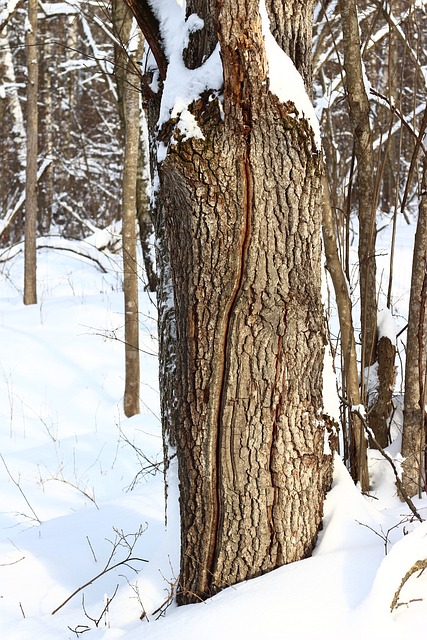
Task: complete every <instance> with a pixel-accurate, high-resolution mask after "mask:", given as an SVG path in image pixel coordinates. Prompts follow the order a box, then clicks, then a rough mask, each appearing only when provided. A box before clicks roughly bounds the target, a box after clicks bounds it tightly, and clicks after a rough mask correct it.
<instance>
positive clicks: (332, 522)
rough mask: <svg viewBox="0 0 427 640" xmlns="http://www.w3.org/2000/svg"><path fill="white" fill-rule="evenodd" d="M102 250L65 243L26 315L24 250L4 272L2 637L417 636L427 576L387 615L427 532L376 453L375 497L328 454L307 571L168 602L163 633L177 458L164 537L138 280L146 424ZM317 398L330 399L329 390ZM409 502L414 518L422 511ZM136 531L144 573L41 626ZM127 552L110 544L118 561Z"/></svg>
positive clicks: (131, 573)
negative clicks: (128, 388)
mask: <svg viewBox="0 0 427 640" xmlns="http://www.w3.org/2000/svg"><path fill="white" fill-rule="evenodd" d="M60 244H61V243H60V242H59V241H58V246H59V245H60ZM71 244H73V243H71ZM100 244H102V243H101V242H99V241H98V239H97V238H96V236H94V238H93V239H92V241H91V242H90V243H89V242H86V243H84V244H82V243H79V242H74V245H73V248H74V249H75V251H76V253H74V252H71V251H63V250H58V249H39V251H38V259H39V264H38V276H39V303H38V304H37V305H34V306H29V307H25V306H24V305H23V304H22V272H23V254H22V252H19V253H15V254H12V252H11V253H10V257H9V259H8V260H7V261H6V262H3V263H1V274H0V293H1V305H0V336H1V338H0V339H1V362H0V420H1V426H2V428H1V430H0V452H1V456H2V458H0V481H1V483H2V485H1V486H2V507H1V512H0V533H1V535H0V585H1V586H0V629H1V637H2V639H3V638H4V639H5V640H34V638H37V637H39V638H42V639H43V640H62V639H63V640H68V638H75V637H77V634H76V631H77V632H78V631H80V632H81V633H83V632H84V631H85V630H86V629H87V633H85V635H84V637H85V638H88V639H90V638H96V640H100V639H102V640H116V639H119V638H120V640H135V638H139V637H143V638H145V639H146V640H155V639H157V640H166V639H168V640H169V639H170V638H171V637H173V638H175V639H176V640H196V639H199V638H203V639H204V640H211V639H212V640H213V639H215V640H217V638H232V637H233V638H234V637H235V638H242V639H243V640H258V639H259V638H260V637H270V638H277V639H280V638H291V639H292V640H294V639H295V640H313V639H316V640H323V639H324V640H341V638H346V639H350V640H352V639H354V640H356V639H357V640H360V638H368V639H370V638H375V639H379V640H381V639H383V640H395V639H396V640H402V639H403V638H411V637H419V636H420V633H422V629H423V628H424V625H425V620H426V619H427V601H426V597H425V594H426V593H427V576H425V575H424V574H423V575H422V576H421V577H417V576H418V574H415V575H414V576H413V577H412V578H410V579H409V581H408V583H407V584H406V585H405V586H404V588H403V589H402V593H401V597H400V600H399V604H400V606H398V607H397V608H396V609H395V610H394V611H393V612H391V611H390V604H391V600H392V598H393V596H394V593H395V592H396V590H397V588H398V587H399V585H400V581H401V579H402V577H403V575H404V574H405V573H406V572H407V571H408V570H409V569H410V568H411V566H412V564H413V563H414V561H415V560H418V559H422V558H427V536H426V525H425V523H423V524H421V525H420V524H419V523H418V522H416V521H413V519H411V517H410V513H409V512H408V509H407V507H406V505H405V504H403V503H401V502H400V501H399V500H398V498H397V497H396V491H395V488H394V477H393V473H392V471H391V469H390V466H389V463H388V462H387V461H386V460H384V459H383V458H382V456H381V455H380V454H379V452H375V453H373V454H372V455H370V465H371V474H372V491H371V495H372V497H364V496H362V495H361V494H360V492H359V490H358V488H357V487H355V486H354V484H353V482H352V481H351V479H350V477H349V475H348V473H347V471H346V469H345V468H344V466H343V464H342V462H341V460H340V459H339V457H338V456H336V460H335V472H334V483H333V487H332V490H331V491H330V493H329V494H328V497H327V500H326V505H325V514H324V527H323V530H322V531H321V533H320V535H319V540H318V544H317V546H316V549H315V552H314V554H313V557H311V558H308V559H306V560H303V561H301V562H296V563H294V564H292V565H289V566H285V567H283V568H281V569H278V570H277V571H274V572H273V573H271V574H268V575H265V576H263V577H261V578H257V579H255V580H251V581H249V582H245V583H242V584H239V585H236V586H234V587H230V588H228V589H226V590H225V591H223V592H222V593H220V594H218V595H217V596H215V597H214V598H212V599H211V600H209V601H208V602H206V603H200V604H197V605H192V606H189V607H184V608H180V609H177V608H176V606H175V604H171V606H170V607H169V608H168V609H167V612H166V614H165V615H164V616H162V617H160V618H159V619H158V620H156V618H157V617H158V615H159V614H158V613H156V614H154V613H153V612H155V610H156V609H158V608H159V607H160V606H161V605H162V603H165V602H166V600H167V598H168V594H169V592H170V590H171V585H172V584H173V583H174V582H175V581H176V578H177V575H178V570H179V560H178V552H179V516H178V496H177V480H176V467H175V465H176V462H175V461H173V463H172V466H171V469H170V471H169V481H170V486H169V492H168V493H169V499H168V526H167V528H165V525H164V515H165V514H164V491H163V474H162V473H161V471H158V472H157V473H155V469H154V467H153V468H151V471H152V473H151V474H150V473H148V471H147V473H146V474H145V475H144V474H143V473H142V472H141V471H142V469H143V468H144V467H148V463H147V462H146V461H145V460H144V456H145V457H146V458H148V459H149V460H150V461H152V463H153V464H154V465H158V463H159V462H161V460H162V442H161V429H160V422H159V418H158V416H159V401H158V390H157V362H156V356H155V353H156V348H157V340H156V320H155V308H154V305H153V303H152V301H151V300H150V299H149V297H148V296H147V294H146V293H144V291H143V283H141V309H140V317H141V343H142V344H141V348H142V350H143V351H142V353H141V361H142V381H141V399H142V413H141V415H139V416H135V417H133V418H131V419H126V418H125V417H124V415H123V412H122V408H121V402H122V393H123V384H124V370H123V366H124V356H123V345H122V342H121V341H122V340H123V302H122V292H121V285H122V282H121V276H120V273H121V261H120V256H118V255H115V254H108V253H105V252H104V253H102V254H101V253H100V252H98V251H97V250H96V248H95V247H96V246H99V245H100ZM50 246H52V244H50ZM69 248H70V249H71V247H69ZM78 252H80V253H81V252H90V259H88V258H85V257H81V256H79V255H78ZM93 258H98V262H95V261H94V260H93ZM99 265H102V269H101V268H100V267H99ZM400 276H401V274H400ZM329 366H330V363H329ZM325 371H327V368H326V369H325ZM325 375H326V376H331V375H332V374H331V373H330V368H329V372H327V373H325ZM327 385H329V388H330V389H331V392H332V391H334V382H333V380H327ZM330 401H331V399H328V398H325V403H326V404H328V402H330ZM335 402H336V400H333V399H332V404H333V403H335ZM392 447H393V446H392ZM392 447H391V448H389V451H390V452H391V454H392V455H394V456H395V458H397V457H398V456H397V450H396V449H395V450H393V449H392ZM393 451H394V452H393ZM415 504H416V506H417V508H418V509H419V511H420V513H421V515H422V516H423V517H425V516H426V515H427V500H426V498H425V497H424V499H423V500H418V499H415ZM39 521H40V522H39ZM141 526H142V530H143V532H142V533H141V535H140V536H139V537H137V541H136V544H135V549H134V553H133V555H134V556H135V557H137V558H140V559H144V560H148V562H141V561H139V560H134V561H132V562H131V563H130V565H131V566H128V567H127V566H123V565H122V566H119V567H118V568H117V569H115V570H113V571H111V572H108V573H107V574H105V575H104V576H103V577H102V578H99V579H97V580H95V581H94V582H93V583H92V584H89V585H88V586H87V587H86V588H85V589H84V590H83V591H82V592H80V593H78V594H77V595H75V596H74V597H73V598H72V599H71V600H70V601H69V602H68V603H67V604H65V605H64V606H63V607H62V608H61V609H59V610H58V612H57V613H55V615H52V611H53V610H54V609H56V608H57V607H58V606H60V605H61V604H62V603H63V602H64V601H65V600H66V599H67V598H68V597H69V596H70V595H71V594H72V593H73V592H74V591H75V590H77V589H78V588H79V587H81V586H82V585H84V584H85V583H87V582H89V581H90V580H92V579H93V578H94V577H96V576H97V575H98V574H99V573H101V572H102V569H103V568H104V567H105V566H106V563H107V562H108V559H109V557H110V555H111V552H112V549H113V544H114V541H115V540H116V541H117V536H119V538H120V536H121V535H127V536H129V535H130V534H136V533H137V532H138V531H139V529H140V527H141ZM132 539H133V538H128V540H132ZM386 551H387V555H386V553H385V552H386ZM125 554H126V549H124V547H123V546H122V547H119V548H118V549H117V550H116V554H115V557H114V561H116V560H117V561H120V560H122V559H124V558H125ZM131 567H132V568H131ZM117 585H118V589H117V593H116V596H115V597H114V598H113V600H112V602H111V603H110V604H109V607H108V614H107V615H105V616H102V618H101V620H99V622H98V618H99V617H100V616H101V613H102V610H103V608H104V605H105V598H106V597H108V598H111V597H112V596H113V594H114V592H115V590H116V587H117ZM82 594H83V595H84V601H82ZM405 603H406V604H405ZM143 609H144V610H145V612H146V616H145V618H144V620H140V616H141V614H142V613H143ZM96 623H97V624H98V626H96ZM73 630H74V631H73Z"/></svg>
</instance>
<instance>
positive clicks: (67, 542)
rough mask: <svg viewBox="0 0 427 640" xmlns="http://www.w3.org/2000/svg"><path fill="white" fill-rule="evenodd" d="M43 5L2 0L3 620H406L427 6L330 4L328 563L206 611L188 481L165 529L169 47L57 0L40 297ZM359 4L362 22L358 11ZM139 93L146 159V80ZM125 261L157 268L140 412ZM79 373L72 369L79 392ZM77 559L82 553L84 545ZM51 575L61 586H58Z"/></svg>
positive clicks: (187, 629) (234, 626) (321, 555)
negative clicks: (160, 364) (150, 109)
mask: <svg viewBox="0 0 427 640" xmlns="http://www.w3.org/2000/svg"><path fill="white" fill-rule="evenodd" d="M178 4H179V3H178ZM28 5H29V3H27V2H23V1H22V0H9V1H3V2H0V124H1V135H0V167H1V169H0V171H1V174H0V265H1V280H0V282H1V289H2V290H1V298H2V301H3V304H2V306H3V310H2V327H1V331H2V333H3V336H2V338H1V340H2V343H3V344H2V346H1V349H2V362H1V370H2V379H1V382H0V385H1V386H2V391H1V398H2V404H3V409H2V418H1V420H2V423H4V424H3V428H2V433H3V435H2V436H1V441H0V442H1V445H0V454H1V465H0V466H1V473H2V475H1V477H2V482H3V483H5V486H7V487H8V489H7V491H6V493H5V507H4V508H2V509H1V511H2V514H1V518H2V520H1V527H2V530H3V533H2V540H1V543H0V549H1V558H2V560H1V561H0V571H4V572H5V573H4V575H5V577H4V579H3V578H2V580H1V584H2V586H1V593H0V596H1V600H0V607H1V609H0V620H3V621H4V625H5V628H6V629H7V631H6V635H5V636H4V637H6V638H8V639H9V638H10V639H15V638H30V637H31V638H33V637H34V634H35V633H38V634H39V635H41V637H45V638H50V637H52V638H54V637H55V638H56V639H57V638H68V637H76V636H77V637H78V636H79V635H81V634H82V633H84V632H86V631H90V632H91V633H89V636H90V637H97V638H101V637H102V638H104V637H105V638H106V639H109V638H119V637H120V638H121V637H123V638H125V637H129V638H130V637H137V634H139V633H141V634H142V633H144V634H145V635H146V636H147V637H150V638H151V637H152V638H163V637H164V638H165V637H167V636H169V635H170V634H171V633H173V634H174V635H176V636H177V637H179V634H180V633H182V637H184V636H185V637H186V638H189V637H194V638H196V637H200V636H201V635H202V636H203V637H206V638H209V637H214V636H215V637H217V635H218V634H221V633H222V634H223V635H224V636H225V637H231V634H233V635H237V636H238V637H247V638H252V637H253V638H255V637H258V635H259V634H261V633H263V634H264V633H268V634H269V635H271V636H272V637H284V636H283V633H282V631H281V630H280V629H281V627H282V625H284V624H285V618H284V616H286V625H287V629H288V631H289V633H290V635H287V637H293V638H313V637H319V638H322V637H330V638H335V637H336V638H337V637H340V636H341V634H342V632H343V627H344V626H345V627H347V625H348V626H349V628H348V630H347V631H345V633H346V635H348V636H349V637H353V636H352V635H351V634H352V633H353V634H354V637H360V634H361V633H365V635H366V637H371V636H373V634H374V633H375V635H376V636H378V637H384V638H385V637H387V638H391V637H402V635H403V634H405V637H407V634H408V633H411V632H413V631H414V630H415V629H416V628H417V625H418V624H419V623H420V621H421V620H422V619H423V615H424V616H425V613H426V606H427V605H426V604H425V593H426V589H427V583H426V580H425V577H424V576H423V575H422V573H423V571H424V569H425V568H426V566H427V544H426V542H425V540H426V538H425V535H426V528H425V524H423V520H424V517H425V509H426V502H425V490H426V486H427V477H426V460H425V457H426V447H425V435H426V434H425V415H426V414H425V406H426V389H427V384H426V382H427V377H426V376H427V367H426V363H427V314H426V313H425V309H426V299H427V276H426V273H427V271H426V264H427V256H426V253H427V195H426V194H427V192H426V188H427V174H426V170H427V169H426V167H427V160H426V155H425V154H426V147H425V144H426V142H425V141H426V137H425V133H426V129H427V110H426V94H427V91H426V89H427V86H426V85H427V44H426V33H427V14H426V6H427V3H425V2H424V1H422V0H415V1H400V0H394V1H393V2H387V3H385V2H381V1H378V2H377V1H371V2H369V1H368V0H366V1H365V0H363V1H358V2H357V3H351V2H350V3H346V2H344V1H342V2H338V1H335V0H331V1H324V2H321V3H318V4H317V6H316V8H315V12H314V26H313V78H314V84H313V103H314V107H315V112H316V115H317V118H318V120H319V123H320V131H321V136H322V146H323V153H324V165H325V179H324V186H323V189H324V199H325V204H324V212H323V245H324V263H325V278H324V288H323V298H324V305H325V310H326V316H327V321H328V330H329V332H328V335H329V337H328V340H329V347H330V352H331V355H332V358H331V362H330V363H328V364H327V367H329V369H328V368H327V367H326V365H325V393H324V398H325V412H327V413H329V414H330V416H331V417H332V418H333V419H334V421H335V422H336V424H337V425H339V430H338V433H339V438H338V440H339V443H338V450H339V455H338V456H337V459H336V462H335V475H334V484H333V489H332V491H331V492H330V494H329V498H328V500H327V503H326V507H325V527H324V531H323V532H322V533H321V534H320V538H319V543H318V546H317V548H316V550H315V553H314V557H313V558H310V559H308V560H304V561H301V562H298V563H295V567H294V566H293V565H290V566H288V567H284V568H283V569H280V570H279V571H278V573H277V575H276V576H275V577H274V576H265V577H263V578H258V579H256V580H255V581H254V584H253V585H251V583H244V584H243V585H240V586H239V587H238V588H237V589H233V588H230V589H227V590H225V591H224V592H223V593H222V594H219V595H218V596H216V597H215V598H213V599H212V600H211V601H209V603H208V604H207V605H203V604H199V605H196V606H195V607H192V613H184V612H182V611H179V610H177V609H176V608H175V605H174V604H172V600H173V596H174V593H175V589H176V584H177V577H176V576H177V573H178V572H179V568H178V565H179V562H178V552H179V549H178V547H179V539H178V538H179V533H178V525H177V523H176V520H177V519H178V516H177V513H176V509H177V507H176V496H175V495H174V493H173V490H172V495H171V497H170V501H169V510H170V513H169V529H168V531H167V533H165V531H164V529H163V510H164V503H163V485H162V477H163V476H162V444H161V428H160V424H159V418H158V416H159V412H160V409H159V400H158V392H157V387H158V382H157V375H158V374H157V368H156V364H155V362H156V358H155V354H156V352H157V351H158V342H157V338H156V337H155V334H156V327H155V318H156V308H155V304H154V303H153V296H152V295H150V292H154V291H155V289H156V276H155V267H154V263H155V256H154V240H153V230H154V227H155V223H156V220H153V219H152V218H151V217H150V212H149V201H150V194H151V192H150V166H149V165H150V163H149V157H150V149H149V142H148V132H147V123H146V115H145V108H146V106H147V89H146V87H147V77H146V73H147V69H148V68H149V64H150V52H149V48H148V46H147V45H146V44H144V41H143V37H142V35H141V34H140V32H139V30H138V28H137V26H136V23H135V21H134V20H133V19H132V16H131V13H130V11H129V10H128V9H127V8H126V6H125V4H124V3H122V2H121V1H119V0H117V1H114V2H108V3H105V2H96V1H93V2H79V1H78V0H75V1H73V2H50V3H47V2H41V1H39V2H38V4H37V5H36V7H37V8H36V13H37V18H38V26H37V35H36V49H37V53H38V55H37V59H38V60H37V61H38V87H37V96H36V111H37V116H38V127H37V148H36V149H37V165H36V181H37V199H36V205H37V206H36V209H37V221H36V236H37V238H36V246H37V263H38V268H37V279H38V289H39V294H41V295H39V299H38V304H37V305H36V306H35V307H34V308H25V307H23V306H21V305H22V302H21V299H22V295H23V291H24V248H25V243H26V241H27V240H26V228H25V225H26V218H27V217H28V215H27V210H28V207H29V206H32V205H34V198H33V201H32V203H31V204H30V205H29V198H28V193H29V190H28V182H26V181H27V180H28V173H27V170H28V166H29V163H28V154H29V152H30V145H29V144H27V142H28V136H29V135H30V134H29V121H30V119H31V114H32V112H31V110H30V111H27V104H29V94H28V85H29V81H28V77H29V76H28V73H29V72H28V69H29V67H30V63H29V57H28V55H29V54H28V49H26V42H25V38H26V34H28V32H29V31H31V27H30V26H29V25H30V22H29V15H28V9H29V6H28ZM356 5H357V21H358V30H357V29H356V30H355V29H354V22H353V23H352V15H351V11H349V10H348V7H350V6H354V8H356ZM354 15H356V14H354ZM353 18H354V16H353ZM355 50H357V56H355ZM355 58H358V60H356V63H355ZM358 64H359V67H358ZM135 90H136V92H137V93H136V95H137V96H138V105H137V106H138V114H137V121H138V122H137V126H136V130H135V128H134V129H133V132H134V133H133V135H132V139H133V140H134V141H135V140H136V142H137V150H136V159H135V154H134V157H133V160H132V157H131V156H130V155H129V153H127V154H126V149H128V146H127V145H128V138H126V132H127V131H128V133H129V131H130V127H131V120H130V115H129V111H128V112H126V105H125V95H126V94H127V95H128V96H129V95H130V93H131V92H135ZM128 104H130V101H129V100H128ZM32 108H33V109H34V106H33V107H32ZM135 131H137V133H135ZM128 150H129V149H128ZM129 162H133V163H134V168H135V171H136V175H135V180H136V190H134V197H135V198H136V205H135V207H134V209H133V216H135V210H136V221H137V229H138V241H137V246H135V251H136V252H137V261H138V267H137V269H135V266H134V264H135V263H131V266H130V267H129V264H128V267H126V260H125V262H124V264H123V263H122V258H123V256H124V258H125V259H126V256H129V255H131V252H132V251H133V250H134V249H133V248H132V247H129V245H127V246H126V245H125V250H124V251H123V250H122V248H123V244H124V243H126V242H127V241H129V236H126V235H125V234H123V235H121V232H122V221H123V220H126V198H125V197H124V194H126V189H127V188H128V187H127V186H126V185H127V182H126V180H127V178H128V176H129V173H128V171H127V169H128V163H129ZM151 168H152V167H151ZM26 185H27V187H26ZM128 224H129V221H128ZM132 224H133V228H134V229H135V218H133V219H132V217H131V219H130V227H132ZM127 228H129V227H127ZM130 241H131V243H132V242H133V243H135V239H132V238H131V239H130ZM412 255H414V266H413V267H412V272H411V256H412ZM132 265H133V266H132ZM126 268H128V269H130V272H131V273H132V272H133V274H134V275H137V277H138V280H137V289H138V290H139V305H140V307H139V313H138V315H137V317H138V318H139V338H138V340H139V344H138V343H136V344H135V345H133V346H135V348H136V350H137V351H138V352H139V354H140V359H141V384H140V385H139V384H138V388H137V390H136V392H135V390H133V391H132V389H131V390H129V387H128V386H127V387H126V388H127V391H125V406H124V408H123V407H122V403H123V388H124V386H125V381H124V379H125V376H126V370H128V377H129V367H130V366H131V365H130V364H129V362H130V361H129V354H128V353H126V356H125V353H124V351H125V344H127V345H128V346H129V343H130V339H129V335H130V334H125V322H124V315H125V314H124V308H123V304H126V301H125V302H123V300H122V289H123V288H124V289H125V291H126V290H127V291H128V292H129V289H127V285H126V281H125V282H123V270H125V271H126ZM125 280H126V278H125ZM128 295H129V293H128ZM131 295H132V296H133V298H135V296H138V292H135V290H133V293H132V294H131ZM61 331H63V336H61ZM16 332H19V333H18V334H17V333H16ZM82 335H83V340H84V345H82V342H81V340H78V339H77V338H78V337H82ZM34 340H36V341H37V346H36V347H34V345H33V343H34V344H35V342H34ZM43 341H44V342H43ZM63 341H64V342H66V341H68V342H69V348H67V345H66V344H65V345H64V344H63ZM41 344H44V345H45V347H44V350H43V349H42V347H41V346H40V345H41ZM73 350H74V353H73ZM332 368H333V371H332ZM74 369H76V370H78V371H79V374H78V375H77V376H76V374H75V373H72V372H73V370H74ZM34 371H37V376H36V377H37V378H38V377H40V379H41V380H40V387H39V386H38V381H37V380H34V374H31V372H34ZM47 372H48V373H47ZM138 376H139V373H138ZM61 377H63V379H64V380H65V381H66V380H68V381H69V384H66V383H65V382H64V384H63V385H60V387H61V391H60V392H58V389H57V388H56V386H55V385H56V384H57V382H56V380H55V378H57V379H60V378H61ZM127 384H128V383H126V385H127ZM335 387H336V388H337V391H338V399H337V396H336V393H335ZM52 389H53V391H52ZM55 389H56V390H55ZM126 393H127V394H129V393H130V394H131V395H132V393H134V394H135V393H136V395H137V400H136V401H135V399H134V400H133V401H130V400H129V395H128V401H127V402H128V404H127V405H126ZM55 396H57V397H55ZM40 398H42V400H41V399H40ZM132 402H133V403H134V404H132ZM135 402H136V404H135ZM70 404H71V406H70ZM61 405H64V406H67V405H69V406H68V409H67V411H65V412H64V409H63V407H62V406H61ZM94 415H95V416H96V417H95V418H94V417H93V416H94ZM402 436H403V439H402ZM402 440H403V441H402ZM402 455H403V458H402ZM403 459H405V460H406V462H405V463H404V464H403V465H402V460H403ZM340 460H341V461H342V462H343V463H344V465H345V466H346V467H347V469H348V470H349V472H350V474H351V476H352V478H353V480H354V481H355V482H356V483H358V485H357V488H356V487H355V485H354V484H352V483H351V482H350V480H349V476H348V474H346V472H345V470H344V467H343V466H342V463H341V462H340ZM170 473H171V474H172V476H173V474H174V473H176V471H175V468H174V464H173V462H172V464H171V468H170ZM396 483H397V484H396ZM52 486H55V487H56V488H55V489H54V490H53V489H51V487H52ZM58 487H59V488H58ZM363 494H365V495H363ZM6 496H7V497H6ZM18 499H19V501H20V504H19V506H16V505H15V504H14V503H15V501H17V500H18ZM21 503H22V504H21ZM145 522H147V523H148V524H143V523H145ZM171 523H172V524H171ZM29 525H31V527H29ZM11 527H12V529H10V528H11ZM11 531H12V533H11ZM101 531H102V533H100V532H101ZM36 532H37V533H36ZM67 532H68V533H67ZM54 549H56V551H53V552H52V550H54ZM67 554H70V557H71V558H74V560H73V561H72V562H70V561H69V560H68V559H67V562H66V563H65V564H64V561H63V560H64V555H65V556H66V555H67ZM83 558H86V560H83ZM141 563H143V564H141ZM147 563H148V564H147ZM141 566H142V569H141ZM275 573H276V572H275ZM94 576H96V577H94ZM417 576H418V577H419V579H418V580H416V577H417ZM332 577H333V578H334V579H332ZM39 583H41V584H44V583H46V585H47V586H46V590H45V591H43V590H41V592H40V593H38V591H39V587H38V584H39ZM3 585H4V586H3ZM116 585H119V586H117V587H116ZM80 587H82V589H80ZM83 587H84V588H83ZM297 587H298V588H297ZM400 589H401V591H400ZM404 589H406V590H407V591H404ZM75 590H76V591H75ZM321 592H324V593H325V596H322V595H321ZM72 594H73V598H72V600H71V607H70V608H69V609H68V606H69V605H67V606H65V603H66V602H67V598H68V596H71V595H72ZM82 594H83V598H82ZM104 594H106V595H104ZM294 594H300V596H298V595H294ZM74 596H75V597H74ZM85 598H86V600H85ZM283 599H284V600H285V601H286V600H287V601H288V602H289V603H290V605H289V611H287V612H282V600H283ZM3 604H4V606H3ZM62 605H64V607H62ZM57 606H58V609H59V608H60V609H61V611H60V612H59V611H58V614H56V613H55V612H56V610H57V609H56V607H57ZM255 608H256V609H257V610H258V611H260V614H259V616H256V618H257V619H256V620H255V621H254V616H253V611H254V609H255ZM307 610H308V611H311V617H310V616H307V613H304V612H306V611H307ZM52 611H54V613H55V616H53V617H51V616H50V614H51V613H52ZM290 611H293V613H292V614H291V613H290ZM68 612H69V613H68ZM93 612H95V613H93ZM166 612H167V613H166ZM165 613H166V619H165V620H162V621H161V622H159V625H157V626H156V625H154V624H151V621H154V620H155V619H156V618H158V617H163V616H164V614H165ZM305 617H307V618H308V619H307V621H305ZM139 618H141V620H142V622H141V621H140V620H139ZM331 618H333V619H334V622H331ZM302 619H303V620H302ZM148 621H150V624H149V625H148ZM141 624H144V625H146V627H145V628H144V630H140V631H139V625H141ZM319 629H320V630H321V631H320V632H319ZM313 633H314V634H315V635H313ZM209 634H211V635H209ZM349 634H350V635H349Z"/></svg>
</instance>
